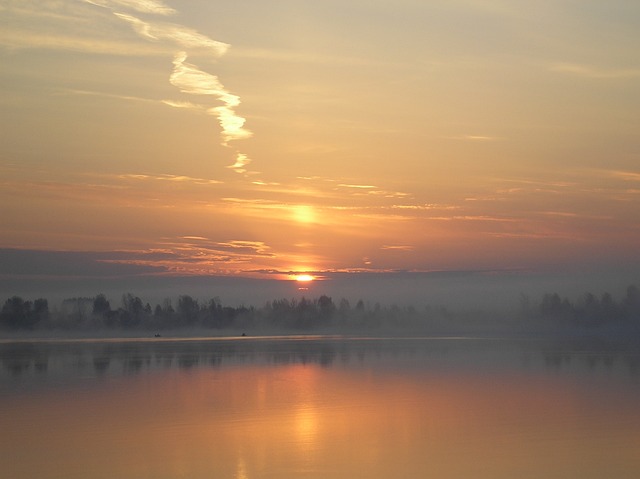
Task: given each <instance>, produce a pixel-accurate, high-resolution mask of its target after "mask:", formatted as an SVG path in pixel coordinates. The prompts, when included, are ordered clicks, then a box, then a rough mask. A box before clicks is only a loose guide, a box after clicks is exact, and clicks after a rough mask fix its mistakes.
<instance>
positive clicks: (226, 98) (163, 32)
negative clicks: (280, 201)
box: [84, 0, 252, 174]
mask: <svg viewBox="0 0 640 479" xmlns="http://www.w3.org/2000/svg"><path fill="white" fill-rule="evenodd" d="M84 1H85V2H86V3H90V4H93V5H97V6H100V7H104V8H107V9H109V10H110V11H112V12H113V14H114V15H115V16H116V17H117V18H119V19H120V20H122V21H123V22H125V23H127V24H129V25H130V26H131V28H132V29H133V30H134V31H135V32H136V33H137V34H138V35H139V36H140V37H141V38H143V39H145V40H148V41H150V42H154V43H169V44H172V45H174V46H175V47H177V48H179V50H178V51H174V55H173V71H172V72H171V75H170V76H169V82H170V83H171V84H172V85H173V86H175V87H176V88H177V89H178V90H180V92H181V93H184V94H188V95H197V96H200V97H203V96H204V97H207V96H208V97H211V98H212V99H213V100H214V101H216V102H220V104H219V105H215V106H211V105H210V104H209V105H208V106H205V105H202V104H200V103H195V102H192V101H184V100H173V99H169V100H167V99H165V100H162V102H163V103H164V104H166V105H168V106H171V107H174V108H184V109H188V110H194V111H199V112H203V111H204V112H205V113H206V114H209V115H212V116H214V117H216V118H217V119H218V123H219V124H220V127H221V137H222V144H223V146H227V147H229V142H230V141H233V140H242V139H246V138H249V137H251V136H252V132H251V131H250V130H248V129H246V128H245V126H244V125H245V122H246V119H245V118H244V117H242V116H240V115H238V114H237V113H236V110H235V109H236V108H237V107H238V105H240V97H239V96H237V95H234V94H232V93H231V92H230V91H229V90H228V89H227V88H226V87H225V86H224V85H223V84H222V82H221V81H220V79H219V78H218V77H217V76H216V75H213V74H211V73H208V72H206V71H204V70H202V69H201V68H199V67H198V66H197V65H195V64H193V63H190V62H187V59H188V57H189V55H191V54H192V53H198V54H202V53H206V54H207V55H209V56H210V57H212V58H220V57H221V56H223V55H224V54H225V53H226V52H227V50H228V49H229V47H230V45H229V44H227V43H224V42H220V41H218V40H214V39H212V38H210V37H208V36H206V35H203V34H201V33H200V32H198V31H196V30H194V29H192V28H188V27H186V26H184V25H180V24H176V23H168V22H160V21H151V20H143V19H141V18H139V17H138V16H134V15H132V14H131V13H125V12H123V11H122V10H121V9H129V10H133V11H134V12H138V13H142V14H153V15H160V16H170V15H174V14H176V13H177V11H176V10H174V9H173V8H171V7H168V6H167V5H165V4H164V3H163V2H161V1H159V0H84ZM250 162H251V160H250V159H249V158H248V156H247V155H246V154H244V153H240V152H238V151H236V159H235V162H234V164H233V165H231V166H230V167H229V168H231V169H232V170H234V171H236V172H237V173H242V174H246V173H252V172H249V171H247V168H246V166H247V165H248V164H249V163H250Z"/></svg>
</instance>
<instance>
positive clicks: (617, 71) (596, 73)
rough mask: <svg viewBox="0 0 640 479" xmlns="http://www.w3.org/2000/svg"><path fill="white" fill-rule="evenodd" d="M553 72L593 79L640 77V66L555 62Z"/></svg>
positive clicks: (551, 67) (552, 66) (552, 67)
mask: <svg viewBox="0 0 640 479" xmlns="http://www.w3.org/2000/svg"><path fill="white" fill-rule="evenodd" d="M549 69H550V70H551V71H553V72H558V73H566V74H571V75H576V76H581V77H584V78H593V79H612V80H615V79H633V78H638V77H640V68H602V67H596V66H593V65H584V64H579V63H554V64H553V65H551V66H550V67H549Z"/></svg>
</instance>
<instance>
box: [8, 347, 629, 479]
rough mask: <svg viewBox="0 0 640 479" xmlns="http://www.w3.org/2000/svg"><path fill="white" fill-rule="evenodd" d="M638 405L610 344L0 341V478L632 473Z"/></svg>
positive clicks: (373, 478)
mask: <svg viewBox="0 0 640 479" xmlns="http://www.w3.org/2000/svg"><path fill="white" fill-rule="evenodd" d="M638 404H640V352H639V351H638V349H637V348H635V347H634V346H621V345H620V344H614V345H611V344H603V343H599V342H589V341H580V342H574V343H567V342H562V343H559V342H553V341H513V340H500V339H471V338H440V339H435V338H431V339H430V338H413V339H374V338H337V337H298V338H275V337H274V338H226V339H206V340H203V339H181V340H165V339H162V338H161V339H152V340H108V341H87V340H82V341H68V342H55V341H42V342H2V343H0V476H1V477H6V478H14V479H22V478H35V477H37V478H41V479H42V478H65V479H73V478H83V479H86V478H105V479H107V478H108V479H113V478H124V479H126V478H154V479H162V478H166V479H173V478H189V479H198V478H222V479H225V478H229V479H254V478H278V479H289V478H324V479H326V478H350V479H351V478H358V477H361V478H370V479H378V478H379V479H382V478H385V479H386V478H389V479H391V478H393V479H397V478H418V477H421V478H438V479H447V478H467V477H474V478H490V479H500V478H509V479H512V478H515V477H517V478H520V479H522V478H536V479H539V478H562V479H571V478H576V479H577V478H580V479H585V478H604V477H615V478H617V479H621V478H637V477H640V407H638Z"/></svg>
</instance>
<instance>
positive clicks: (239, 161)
mask: <svg viewBox="0 0 640 479" xmlns="http://www.w3.org/2000/svg"><path fill="white" fill-rule="evenodd" d="M249 163H251V160H250V159H249V158H248V157H247V155H245V154H243V153H238V155H237V156H236V162H235V163H234V164H233V165H229V166H227V168H231V169H232V170H234V171H235V172H236V173H246V171H247V170H246V168H245V166H247V165H248V164H249Z"/></svg>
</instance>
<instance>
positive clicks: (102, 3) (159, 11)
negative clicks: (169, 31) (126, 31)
mask: <svg viewBox="0 0 640 479" xmlns="http://www.w3.org/2000/svg"><path fill="white" fill-rule="evenodd" d="M84 1H85V2H87V3H90V4H92V5H97V6H99V7H106V8H114V7H125V8H130V9H132V10H135V11H136V12H140V13H152V14H154V15H174V14H176V13H178V12H177V11H176V10H174V9H173V8H171V7H169V6H167V5H165V4H164V3H163V2H161V1H159V0H84Z"/></svg>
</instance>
